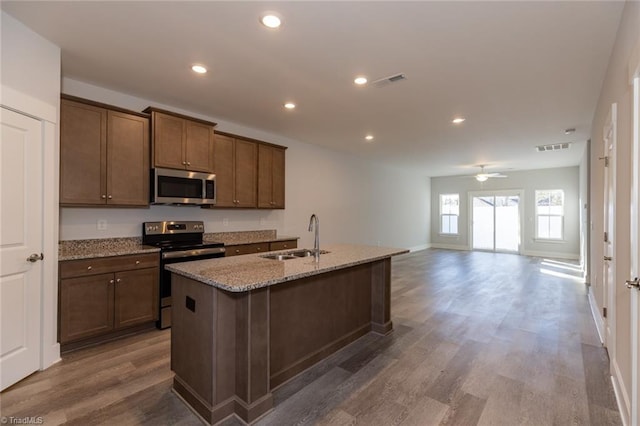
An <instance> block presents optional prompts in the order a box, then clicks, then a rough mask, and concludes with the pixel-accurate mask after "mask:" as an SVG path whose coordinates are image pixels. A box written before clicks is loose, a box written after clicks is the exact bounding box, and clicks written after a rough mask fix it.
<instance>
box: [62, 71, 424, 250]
mask: <svg viewBox="0 0 640 426" xmlns="http://www.w3.org/2000/svg"><path fill="white" fill-rule="evenodd" d="M62 91H63V93H67V94H70V95H74V96H80V97H83V98H86V99H91V100H95V101H98V102H104V103H107V104H111V105H115V106H119V107H123V108H128V109H132V110H135V111H141V110H143V109H144V108H146V107H147V106H149V105H153V106H156V107H161V108H164V109H168V110H172V111H176V112H181V113H183V114H187V115H191V116H195V117H199V118H203V119H207V120H210V121H214V122H216V123H218V126H217V127H216V129H217V130H221V131H226V132H230V133H235V134H239V135H242V136H247V137H252V138H256V139H260V140H264V141H266V142H272V143H275V144H279V145H283V146H287V147H288V149H287V153H286V177H285V185H286V193H285V197H286V209H285V210H235V209H219V210H206V209H200V208H198V207H184V206H151V207H150V208H149V209H120V208H109V209H107V208H62V209H60V238H61V239H62V240H71V239H83V238H107V237H127V236H139V235H140V233H141V229H142V228H141V227H142V225H141V224H142V222H145V221H152V220H178V219H182V220H203V221H204V222H205V228H206V230H207V232H225V231H238V230H255V229H276V230H278V234H281V235H291V236H299V237H301V242H300V244H301V245H303V246H309V245H312V244H313V238H312V235H311V234H310V233H309V232H307V227H308V224H309V217H310V216H311V214H312V213H316V214H317V215H318V217H319V219H320V229H321V233H320V237H321V244H323V243H324V244H331V243H356V244H370V245H377V244H380V245H383V246H395V247H403V248H410V249H421V248H426V247H427V246H428V244H429V221H430V217H429V215H430V209H429V205H430V204H429V203H430V188H429V178H428V177H426V176H423V175H421V174H417V173H410V172H406V171H404V170H401V169H396V168H391V167H387V166H384V165H380V164H372V163H369V162H366V161H364V160H362V159H360V158H358V157H356V156H353V155H350V154H345V153H342V152H337V151H332V150H329V149H325V148H321V147H318V146H314V145H309V144H305V143H302V142H298V141H294V140H290V139H286V138H283V137H280V136H277V135H274V134H269V133H265V132H262V131H259V130H256V129H252V128H248V127H244V126H241V125H238V124H235V123H231V122H226V121H224V120H219V119H216V118H215V117H207V116H203V115H201V114H194V113H192V112H189V111H184V110H180V109H178V108H174V107H172V106H170V105H162V104H159V103H156V102H153V101H151V100H146V99H140V98H136V97H132V96H128V95H126V94H122V93H118V92H115V91H111V90H107V89H104V88H101V87H97V86H94V85H90V84H86V83H83V82H79V81H76V80H71V79H66V78H65V79H64V80H63V85H62ZM224 219H227V221H228V224H227V225H226V226H225V225H224V224H223V223H224ZM98 220H106V221H107V230H106V231H98V230H97V226H96V225H97V221H98Z"/></svg>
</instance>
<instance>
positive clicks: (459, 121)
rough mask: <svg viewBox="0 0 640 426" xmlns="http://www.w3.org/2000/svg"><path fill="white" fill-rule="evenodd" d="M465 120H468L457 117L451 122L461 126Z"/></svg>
mask: <svg viewBox="0 0 640 426" xmlns="http://www.w3.org/2000/svg"><path fill="white" fill-rule="evenodd" d="M464 120H466V118H464V117H456V118H454V119H453V120H451V122H452V123H453V124H460V123H463V122H464Z"/></svg>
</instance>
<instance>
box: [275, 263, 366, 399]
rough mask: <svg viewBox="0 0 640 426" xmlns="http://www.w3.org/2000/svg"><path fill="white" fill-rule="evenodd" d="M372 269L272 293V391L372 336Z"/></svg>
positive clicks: (345, 272)
mask: <svg viewBox="0 0 640 426" xmlns="http://www.w3.org/2000/svg"><path fill="white" fill-rule="evenodd" d="M371 277H372V266H371V264H363V265H358V266H355V267H351V268H346V269H340V270H336V271H331V272H327V273H323V274H319V275H314V276H311V277H307V278H303V279H300V280H295V281H291V282H288V283H282V284H278V285H277V286H272V287H271V297H270V304H271V326H270V334H271V339H270V340H271V349H270V352H271V388H272V389H273V388H275V387H276V386H278V385H280V384H282V383H283V382H285V381H286V380H288V379H289V378H291V377H293V376H294V375H296V374H298V373H299V372H301V371H303V370H305V369H306V368H308V367H309V366H311V365H313V364H315V363H316V362H318V361H320V360H322V359H324V358H325V357H327V356H328V355H329V354H331V353H333V352H335V351H336V350H338V349H340V348H341V347H343V346H345V345H346V344H348V343H350V342H352V341H354V340H355V339H357V338H358V337H360V336H362V335H364V334H366V333H367V332H369V331H370V330H371V312H372V305H371V302H372V295H371V291H372V285H371Z"/></svg>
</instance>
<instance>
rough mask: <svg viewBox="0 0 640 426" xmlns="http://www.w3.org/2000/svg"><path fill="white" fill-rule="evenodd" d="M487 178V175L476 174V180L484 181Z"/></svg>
mask: <svg viewBox="0 0 640 426" xmlns="http://www.w3.org/2000/svg"><path fill="white" fill-rule="evenodd" d="M487 179H489V177H488V176H487V175H476V180H477V181H478V182H484V181H486V180H487Z"/></svg>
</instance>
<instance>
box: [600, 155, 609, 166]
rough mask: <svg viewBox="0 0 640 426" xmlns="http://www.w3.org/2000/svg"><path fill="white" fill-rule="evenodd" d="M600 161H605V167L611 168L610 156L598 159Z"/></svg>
mask: <svg viewBox="0 0 640 426" xmlns="http://www.w3.org/2000/svg"><path fill="white" fill-rule="evenodd" d="M598 160H604V166H605V167H609V156H606V157H598Z"/></svg>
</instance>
